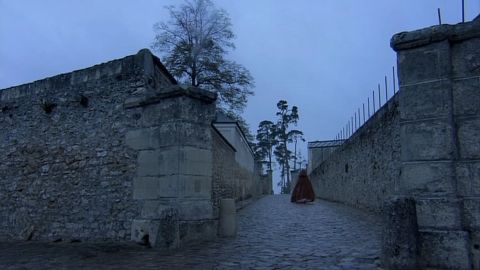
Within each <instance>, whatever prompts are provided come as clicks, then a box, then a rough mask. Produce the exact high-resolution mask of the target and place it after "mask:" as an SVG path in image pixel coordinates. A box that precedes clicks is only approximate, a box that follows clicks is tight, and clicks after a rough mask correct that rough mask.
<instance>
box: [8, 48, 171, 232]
mask: <svg viewBox="0 0 480 270" xmlns="http://www.w3.org/2000/svg"><path fill="white" fill-rule="evenodd" d="M144 60H145V57H144V54H143V53H139V54H138V55H135V56H129V57H126V58H123V59H119V60H114V61H111V62H108V63H105V64H101V65H97V66H94V67H91V68H88V69H84V70H79V71H75V72H72V73H68V74H62V75H58V76H55V77H51V78H48V79H44V80H41V81H37V82H34V83H30V84H26V85H21V86H17V87H12V88H8V89H4V90H1V91H0V109H1V111H0V153H2V154H1V155H0V239H2V240H5V239H33V240H37V239H38V240H57V239H63V240H71V239H82V240H103V239H116V240H127V239H130V231H131V224H132V219H133V218H134V217H135V216H137V215H138V214H139V204H138V202H137V201H135V200H134V199H133V196H132V192H133V189H132V185H133V176H134V175H135V171H136V169H137V168H136V162H135V160H136V158H137V153H136V151H133V150H132V149H130V148H128V147H127V146H126V145H125V143H124V141H125V134H126V132H127V130H129V129H131V128H134V127H136V126H138V125H139V121H138V117H139V113H140V112H139V111H138V110H129V111H126V110H124V108H123V102H124V101H125V99H126V98H127V97H128V96H129V95H131V94H132V93H134V92H136V91H143V90H144V89H145V87H146V85H148V84H151V85H154V84H156V85H158V86H160V85H169V84H172V81H171V80H170V79H169V78H167V77H164V76H161V75H158V77H157V78H154V77H148V76H146V68H148V67H146V66H145V65H144ZM150 67H152V65H151V66H150Z"/></svg>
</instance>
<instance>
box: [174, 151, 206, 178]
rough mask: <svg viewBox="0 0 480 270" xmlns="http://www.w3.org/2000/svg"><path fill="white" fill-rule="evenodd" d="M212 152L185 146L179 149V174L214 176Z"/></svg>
mask: <svg viewBox="0 0 480 270" xmlns="http://www.w3.org/2000/svg"><path fill="white" fill-rule="evenodd" d="M212 159H213V157H212V150H209V149H200V148H196V147H189V146H184V147H180V149H179V165H178V167H179V173H180V174H184V175H202V176H212V169H213V168H212V162H213V161H212Z"/></svg>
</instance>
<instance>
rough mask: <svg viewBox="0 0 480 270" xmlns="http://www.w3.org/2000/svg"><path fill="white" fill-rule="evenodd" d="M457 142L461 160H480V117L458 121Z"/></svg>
mask: <svg viewBox="0 0 480 270" xmlns="http://www.w3.org/2000/svg"><path fill="white" fill-rule="evenodd" d="M457 140H458V145H459V153H460V158H461V159H480V117H479V118H473V119H462V120H458V121H457Z"/></svg>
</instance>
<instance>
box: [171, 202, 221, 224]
mask: <svg viewBox="0 0 480 270" xmlns="http://www.w3.org/2000/svg"><path fill="white" fill-rule="evenodd" d="M178 207H179V211H180V220H183V221H185V220H202V219H213V218H214V217H213V205H212V201H211V200H210V199H200V200H189V199H184V200H182V201H180V202H179V204H178Z"/></svg>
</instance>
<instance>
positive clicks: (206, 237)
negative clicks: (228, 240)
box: [180, 219, 218, 244]
mask: <svg viewBox="0 0 480 270" xmlns="http://www.w3.org/2000/svg"><path fill="white" fill-rule="evenodd" d="M217 228H218V220H216V219H215V220H213V219H209V220H198V221H188V222H186V221H184V222H180V240H181V242H182V244H188V243H195V242H196V243H198V242H205V241H212V240H215V239H216V238H217Z"/></svg>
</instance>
